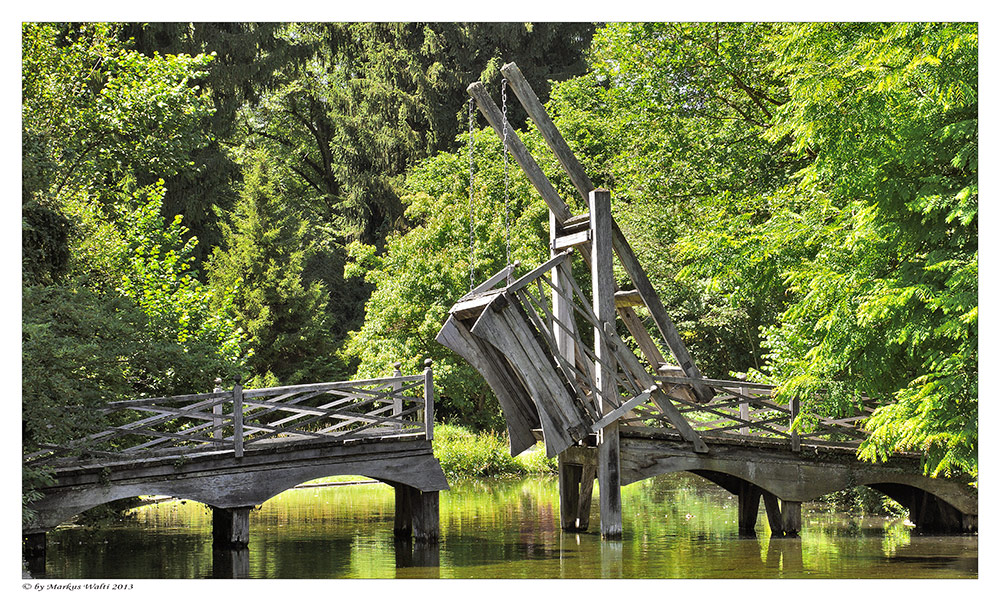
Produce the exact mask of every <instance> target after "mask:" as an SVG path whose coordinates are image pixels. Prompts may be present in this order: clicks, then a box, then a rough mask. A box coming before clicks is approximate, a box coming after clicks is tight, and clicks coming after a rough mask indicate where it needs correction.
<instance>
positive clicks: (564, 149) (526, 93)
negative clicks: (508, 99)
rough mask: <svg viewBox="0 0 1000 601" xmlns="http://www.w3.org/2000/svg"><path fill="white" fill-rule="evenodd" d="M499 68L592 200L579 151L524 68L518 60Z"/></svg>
mask: <svg viewBox="0 0 1000 601" xmlns="http://www.w3.org/2000/svg"><path fill="white" fill-rule="evenodd" d="M500 72H501V73H503V75H504V77H506V78H507V81H508V82H509V83H510V87H511V89H512V90H514V94H515V95H516V96H517V99H518V100H520V101H521V106H522V107H524V110H525V112H526V113H528V116H529V117H531V119H532V121H534V122H535V125H536V126H537V127H538V131H539V132H541V134H542V137H543V138H545V142H546V143H547V144H548V145H549V148H550V149H552V153H553V154H555V156H556V160H558V161H559V164H560V165H562V167H563V170H565V171H566V173H567V174H569V178H570V181H572V182H573V186H574V187H575V188H576V190H577V192H579V193H580V198H581V199H583V200H584V201H589V195H590V191H591V190H593V189H594V184H593V183H592V182H591V181H590V177H589V176H588V175H587V172H586V171H585V170H584V169H583V165H581V164H580V161H579V160H577V158H576V155H575V154H573V151H572V150H570V148H569V145H568V144H566V140H564V139H563V137H562V134H560V133H559V129H558V128H557V127H556V126H555V124H554V123H552V119H550V118H549V115H548V113H547V112H545V107H544V106H542V103H541V102H539V100H538V96H536V95H535V92H534V90H532V89H531V86H530V85H529V84H528V82H527V80H526V79H525V78H524V75H523V74H522V73H521V70H520V69H518V67H517V65H516V64H514V63H507V64H506V65H504V66H503V67H500ZM591 214H593V211H591Z"/></svg>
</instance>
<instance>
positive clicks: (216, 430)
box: [212, 378, 225, 444]
mask: <svg viewBox="0 0 1000 601" xmlns="http://www.w3.org/2000/svg"><path fill="white" fill-rule="evenodd" d="M212 392H213V393H219V392H225V391H224V390H223V388H222V378H216V379H215V388H213V389H212ZM222 401H223V399H221V398H220V399H217V400H216V401H215V402H214V403H212V438H214V439H216V440H217V441H218V442H217V443H215V444H221V443H222Z"/></svg>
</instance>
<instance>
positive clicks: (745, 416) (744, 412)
mask: <svg viewBox="0 0 1000 601" xmlns="http://www.w3.org/2000/svg"><path fill="white" fill-rule="evenodd" d="M740 394H742V395H744V396H747V395H749V394H750V389H749V388H747V387H746V386H741V387H740ZM740 419H741V420H743V425H742V426H740V434H742V435H743V436H749V435H750V426H748V425H747V422H749V421H750V403H749V402H748V401H747V400H746V399H743V400H742V401H740Z"/></svg>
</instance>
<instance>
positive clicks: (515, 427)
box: [436, 315, 541, 455]
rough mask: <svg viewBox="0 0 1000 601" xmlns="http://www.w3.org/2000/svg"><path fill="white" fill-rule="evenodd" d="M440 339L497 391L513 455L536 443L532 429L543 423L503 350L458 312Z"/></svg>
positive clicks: (446, 323)
mask: <svg viewBox="0 0 1000 601" xmlns="http://www.w3.org/2000/svg"><path fill="white" fill-rule="evenodd" d="M436 340H437V341H438V342H439V343H441V344H443V345H444V346H446V347H448V348H449V349H451V350H453V351H455V352H456V353H458V354H459V355H460V356H461V357H462V358H464V359H465V360H466V361H468V362H469V364H470V365H471V366H472V367H473V368H475V370H476V371H478V372H479V373H480V374H481V375H482V376H483V378H484V379H485V380H486V383H487V384H488V385H489V387H490V388H491V389H492V390H493V392H494V394H496V397H497V400H498V401H499V402H500V408H501V409H502V410H503V414H504V418H505V421H506V422H507V432H508V434H509V435H510V452H511V455H517V454H519V453H521V452H522V451H525V450H527V449H529V448H530V447H531V446H532V445H534V444H535V436H534V434H532V432H531V431H532V430H534V429H538V428H540V427H541V424H540V422H539V418H538V410H537V409H536V408H535V402H534V401H533V400H532V399H531V396H530V395H529V393H528V391H527V390H526V389H525V387H524V384H522V382H521V379H520V378H519V377H518V375H517V374H516V373H515V372H514V371H513V370H512V369H511V366H510V364H509V363H508V362H507V360H506V358H505V357H504V356H503V354H501V353H500V351H498V350H497V349H496V347H494V346H492V345H490V344H489V343H487V342H486V341H485V340H482V339H481V338H479V337H477V336H473V335H472V333H471V332H470V331H469V328H468V326H467V325H466V324H465V323H463V322H462V321H461V320H459V319H456V318H455V316H454V315H453V316H450V317H449V318H448V319H447V320H446V321H445V323H444V326H442V327H441V331H440V332H438V335H437V338H436Z"/></svg>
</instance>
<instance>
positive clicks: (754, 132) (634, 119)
mask: <svg viewBox="0 0 1000 601" xmlns="http://www.w3.org/2000/svg"><path fill="white" fill-rule="evenodd" d="M773 30H774V26H773V25H768V24H752V23H615V24H609V25H607V26H605V27H602V28H601V29H599V30H598V31H597V33H596V34H595V36H594V43H593V46H592V48H591V50H590V53H589V56H590V59H591V61H592V71H591V73H588V74H587V75H584V76H581V77H577V78H575V79H572V80H569V81H566V82H563V83H560V84H558V85H556V86H555V88H554V89H553V92H552V102H551V103H550V106H549V111H550V113H552V115H553V119H554V120H555V122H556V124H557V125H558V127H559V128H560V131H561V132H562V133H563V135H564V136H565V137H566V138H567V141H568V142H569V144H570V146H571V147H572V148H574V150H575V152H576V153H577V154H578V156H579V157H580V159H581V161H582V162H583V163H584V165H585V166H586V168H587V171H588V173H589V174H590V175H591V178H592V179H593V180H594V181H595V183H596V184H598V185H601V186H604V187H606V188H608V189H610V190H611V192H612V202H613V211H614V213H615V217H616V219H617V220H618V222H619V224H620V225H621V227H622V229H623V231H624V232H625V234H626V236H627V237H628V239H629V240H630V241H631V244H632V247H633V249H635V251H636V253H637V255H638V257H639V260H640V262H641V263H642V264H643V266H644V268H645V269H646V271H647V274H648V275H649V277H650V280H651V282H652V283H653V285H654V287H655V288H656V289H657V291H658V293H659V294H660V297H661V299H662V300H663V302H664V306H665V307H666V308H667V310H668V311H669V312H670V314H671V317H672V319H673V320H674V322H675V324H677V326H678V329H679V330H680V332H681V334H682V336H683V337H684V340H685V344H686V345H687V347H688V349H689V350H690V351H691V353H692V356H693V357H694V358H695V360H696V361H697V362H698V365H699V366H700V368H701V370H702V372H703V373H705V374H707V375H710V376H714V377H726V376H727V375H728V374H729V373H731V372H745V371H746V370H747V369H748V368H758V369H759V368H760V367H761V366H762V365H763V363H764V359H763V356H762V355H763V351H762V337H761V333H760V331H759V328H760V327H761V326H762V325H770V324H772V323H773V322H774V319H775V318H776V316H777V315H778V313H780V311H781V308H782V304H783V296H784V289H785V286H784V282H783V276H782V271H781V270H782V266H783V265H785V264H788V263H790V262H794V261H796V260H798V259H797V257H799V256H801V249H800V248H799V246H788V247H784V248H781V247H774V246H772V245H771V244H770V242H769V239H770V238H769V237H770V236H772V235H773V234H774V232H763V231H762V232H761V233H760V235H759V236H758V235H756V234H754V231H755V228H757V227H758V226H761V225H762V224H766V223H768V220H769V219H770V218H771V216H772V215H773V214H774V213H775V212H776V211H781V210H784V207H785V205H786V203H787V202H788V201H789V199H790V198H795V197H796V196H795V195H794V194H793V193H791V192H789V191H786V190H784V189H783V187H784V186H787V185H788V182H789V180H790V177H791V174H792V173H794V171H795V170H797V169H798V168H800V167H801V166H803V165H804V162H803V159H801V158H798V157H795V156H791V155H789V154H788V153H786V152H785V151H784V148H785V147H786V146H787V140H785V139H783V138H780V137H779V138H778V139H776V140H774V141H771V140H768V139H765V138H764V136H763V134H764V133H765V132H767V131H768V130H769V129H770V128H771V127H772V125H773V117H774V112H775V111H776V110H777V107H779V106H781V105H782V104H783V103H785V102H786V101H787V97H788V92H787V89H786V86H785V85H784V83H783V82H782V81H781V80H780V79H779V78H777V77H776V76H775V74H774V73H773V72H771V70H769V69H768V68H767V65H768V64H769V62H770V61H772V60H773V59H774V56H775V54H774V51H773V50H771V49H770V48H769V47H768V46H767V44H766V43H765V42H766V41H767V40H768V39H770V38H771V37H772V36H773ZM761 246H765V247H767V250H763V249H761V248H760V247H761Z"/></svg>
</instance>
